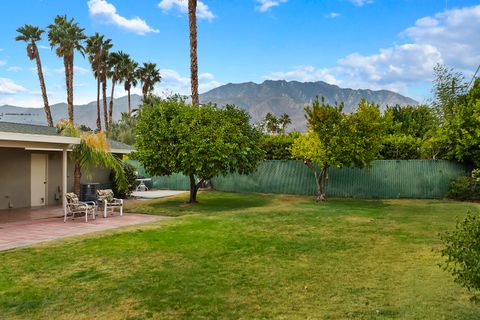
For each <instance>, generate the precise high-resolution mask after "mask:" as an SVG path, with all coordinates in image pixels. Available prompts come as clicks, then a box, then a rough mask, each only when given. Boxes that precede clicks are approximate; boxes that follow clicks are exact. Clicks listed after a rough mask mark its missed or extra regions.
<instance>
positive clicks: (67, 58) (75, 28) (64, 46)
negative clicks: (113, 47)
mask: <svg viewBox="0 0 480 320" xmlns="http://www.w3.org/2000/svg"><path fill="white" fill-rule="evenodd" d="M47 28H48V40H49V41H50V46H51V47H52V48H56V49H55V52H56V54H57V56H58V57H61V58H63V65H64V67H65V81H66V86H67V104H68V120H69V121H70V122H71V123H72V124H73V65H74V64H73V62H74V56H75V51H79V52H80V53H81V54H82V55H83V53H84V48H83V41H84V40H85V39H86V36H85V33H84V30H85V29H82V28H80V27H79V25H78V23H76V22H74V19H73V18H72V19H70V20H68V19H67V16H66V15H64V16H60V15H59V16H56V17H55V19H54V22H53V24H50V25H49V26H48V27H47Z"/></svg>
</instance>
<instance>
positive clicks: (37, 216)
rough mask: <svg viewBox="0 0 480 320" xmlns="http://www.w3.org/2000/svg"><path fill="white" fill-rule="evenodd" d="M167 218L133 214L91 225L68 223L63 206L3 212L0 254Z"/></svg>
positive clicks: (78, 222)
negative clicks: (19, 248)
mask: <svg viewBox="0 0 480 320" xmlns="http://www.w3.org/2000/svg"><path fill="white" fill-rule="evenodd" d="M163 219H168V217H161V216H153V215H143V214H129V213H126V214H125V213H124V215H123V217H120V216H119V215H118V213H115V214H114V215H110V216H109V217H108V218H107V219H104V218H102V217H98V216H97V219H96V220H93V219H92V220H89V221H88V223H85V221H84V219H82V217H77V218H76V219H75V220H71V219H69V220H67V222H66V223H64V222H63V208H62V207H45V208H32V209H30V208H24V209H13V210H0V251H2V250H8V249H13V248H17V247H22V246H28V245H32V244H36V243H40V242H44V241H50V240H55V239H61V238H66V237H70V236H76V235H82V234H87V233H92V232H96V231H103V230H108V229H114V228H120V227H126V226H132V225H137V224H142V223H148V222H153V221H158V220H163Z"/></svg>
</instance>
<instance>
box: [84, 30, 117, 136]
mask: <svg viewBox="0 0 480 320" xmlns="http://www.w3.org/2000/svg"><path fill="white" fill-rule="evenodd" d="M104 37H105V36H103V35H100V34H98V33H95V34H94V35H93V36H90V37H88V39H87V41H86V46H85V52H86V53H87V55H88V61H89V62H90V65H91V67H92V70H93V75H94V77H95V79H97V130H98V131H102V120H101V111H100V85H101V84H105V85H104V91H103V102H104V103H103V104H104V117H105V129H108V117H107V97H106V96H107V92H106V91H107V88H106V85H107V82H106V63H107V57H108V51H109V50H110V49H111V48H112V47H113V45H112V43H111V41H112V40H111V39H104Z"/></svg>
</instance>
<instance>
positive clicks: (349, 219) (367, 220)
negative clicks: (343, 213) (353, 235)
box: [345, 216, 373, 223]
mask: <svg viewBox="0 0 480 320" xmlns="http://www.w3.org/2000/svg"><path fill="white" fill-rule="evenodd" d="M345 220H346V221H347V222H351V223H370V222H372V221H373V219H372V218H367V217H360V216H348V217H345Z"/></svg>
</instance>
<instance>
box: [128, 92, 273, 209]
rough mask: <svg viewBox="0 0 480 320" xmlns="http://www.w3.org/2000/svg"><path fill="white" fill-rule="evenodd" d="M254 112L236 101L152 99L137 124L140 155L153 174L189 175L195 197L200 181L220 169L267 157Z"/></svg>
mask: <svg viewBox="0 0 480 320" xmlns="http://www.w3.org/2000/svg"><path fill="white" fill-rule="evenodd" d="M249 121H250V116H249V115H248V113H247V112H245V111H244V110H240V109H238V108H236V107H235V106H232V105H227V106H225V107H224V108H217V107H216V106H214V105H205V106H200V107H192V106H191V105H189V104H187V103H186V102H185V101H184V99H182V98H179V97H171V98H168V99H161V100H160V99H153V100H152V103H151V104H145V105H144V106H143V108H142V112H141V113H140V115H139V117H138V120H137V126H136V141H135V147H136V149H137V152H136V154H135V157H136V158H137V159H138V160H139V161H140V162H142V163H143V165H144V167H145V169H146V171H147V172H148V173H150V174H152V175H170V174H172V173H183V174H184V175H186V176H188V177H189V178H190V203H195V202H196V195H197V191H198V189H199V187H200V186H201V185H202V184H203V183H204V182H205V181H206V180H209V179H211V178H213V177H214V176H217V175H226V174H228V173H234V172H238V173H240V174H248V173H251V172H253V171H255V169H256V168H257V166H258V164H259V163H260V161H261V160H262V159H263V157H264V153H263V151H262V149H261V147H260V146H261V144H260V142H261V138H262V135H261V133H260V132H259V131H258V130H257V129H255V128H253V127H252V126H251V125H250V124H249Z"/></svg>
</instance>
